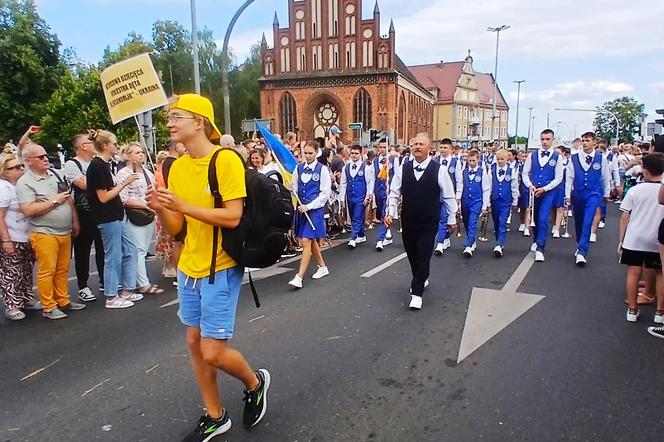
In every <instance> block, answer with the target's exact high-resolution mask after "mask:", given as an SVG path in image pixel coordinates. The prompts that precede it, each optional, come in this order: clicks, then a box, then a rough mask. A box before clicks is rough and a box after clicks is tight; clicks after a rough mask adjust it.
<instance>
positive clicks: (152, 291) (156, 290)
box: [138, 284, 165, 295]
mask: <svg viewBox="0 0 664 442" xmlns="http://www.w3.org/2000/svg"><path fill="white" fill-rule="evenodd" d="M164 291H165V290H164V289H162V288H161V287H159V286H158V285H157V284H152V285H150V286H148V288H146V289H145V290H141V289H139V290H138V293H140V294H141V295H161V294H162V293H164Z"/></svg>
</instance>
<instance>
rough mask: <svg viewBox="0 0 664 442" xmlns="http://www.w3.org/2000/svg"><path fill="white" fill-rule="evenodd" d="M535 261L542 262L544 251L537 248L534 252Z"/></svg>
mask: <svg viewBox="0 0 664 442" xmlns="http://www.w3.org/2000/svg"><path fill="white" fill-rule="evenodd" d="M535 262H544V253H542V252H540V251H539V250H538V251H537V252H535Z"/></svg>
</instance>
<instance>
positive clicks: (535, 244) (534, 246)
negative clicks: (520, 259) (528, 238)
mask: <svg viewBox="0 0 664 442" xmlns="http://www.w3.org/2000/svg"><path fill="white" fill-rule="evenodd" d="M530 251H531V252H536V251H537V243H536V242H534V243H532V244H531V245H530Z"/></svg>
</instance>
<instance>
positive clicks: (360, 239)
mask: <svg viewBox="0 0 664 442" xmlns="http://www.w3.org/2000/svg"><path fill="white" fill-rule="evenodd" d="M363 242H367V237H366V236H358V237H357V239H356V240H355V243H357V244H362V243H363Z"/></svg>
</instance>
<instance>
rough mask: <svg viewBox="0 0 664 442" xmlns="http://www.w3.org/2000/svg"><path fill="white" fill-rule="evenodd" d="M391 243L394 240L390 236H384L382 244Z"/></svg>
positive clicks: (387, 244)
mask: <svg viewBox="0 0 664 442" xmlns="http://www.w3.org/2000/svg"><path fill="white" fill-rule="evenodd" d="M392 243H394V240H393V239H392V238H385V239H384V240H383V246H389V245H390V244H392Z"/></svg>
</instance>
